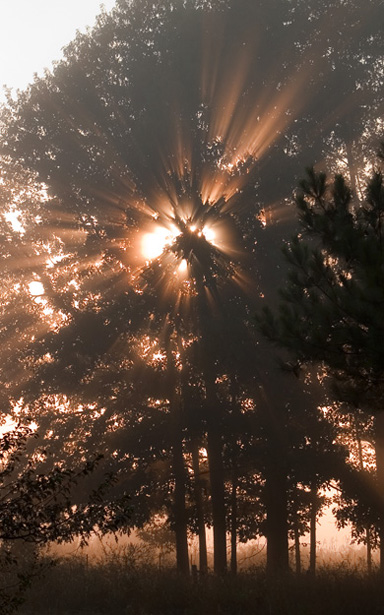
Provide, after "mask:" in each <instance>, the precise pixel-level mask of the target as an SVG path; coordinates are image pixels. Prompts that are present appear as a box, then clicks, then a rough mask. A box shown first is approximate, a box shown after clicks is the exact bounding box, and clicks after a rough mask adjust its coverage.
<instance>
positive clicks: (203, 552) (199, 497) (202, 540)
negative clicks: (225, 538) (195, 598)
mask: <svg viewBox="0 0 384 615" xmlns="http://www.w3.org/2000/svg"><path fill="white" fill-rule="evenodd" d="M191 452H192V466H193V474H194V476H195V504H196V515H197V525H198V535H199V569H200V574H201V575H205V574H207V571H208V556H207V538H206V533H205V518H204V502H203V492H202V482H201V476H200V456H199V443H198V440H197V439H196V438H192V440H191Z"/></svg>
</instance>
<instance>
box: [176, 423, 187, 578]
mask: <svg viewBox="0 0 384 615" xmlns="http://www.w3.org/2000/svg"><path fill="white" fill-rule="evenodd" d="M178 427H179V429H177V430H176V433H175V434H174V444H173V450H172V460H173V474H174V478H175V498H174V517H175V534H176V562H177V570H178V571H179V572H180V573H182V574H184V575H189V555H188V536H187V514H186V509H185V467H184V455H183V441H182V432H181V429H180V425H179V426H178Z"/></svg>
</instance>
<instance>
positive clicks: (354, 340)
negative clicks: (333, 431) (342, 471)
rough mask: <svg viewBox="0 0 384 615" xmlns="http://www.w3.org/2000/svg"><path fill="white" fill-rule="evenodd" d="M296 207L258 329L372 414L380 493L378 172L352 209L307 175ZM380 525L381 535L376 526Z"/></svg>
mask: <svg viewBox="0 0 384 615" xmlns="http://www.w3.org/2000/svg"><path fill="white" fill-rule="evenodd" d="M296 205H297V208H298V211H299V218H300V223H301V228H302V233H301V234H300V235H298V236H296V237H295V238H294V239H293V240H292V242H291V243H290V244H289V245H287V246H286V247H285V248H284V253H285V256H286V258H287V260H288V262H289V264H290V273H289V277H288V282H287V285H286V287H285V288H284V289H283V290H282V291H281V296H282V303H281V306H280V309H279V313H278V315H275V314H274V313H273V312H272V311H271V310H270V309H269V308H265V309H264V311H263V315H262V317H260V318H259V326H260V328H261V330H262V331H263V332H264V333H265V334H266V335H267V336H268V337H269V338H270V339H272V340H273V341H275V342H276V343H277V344H278V345H280V346H283V347H285V348H287V349H288V351H289V352H290V353H291V354H292V355H293V357H294V361H293V364H292V365H293V369H295V370H298V369H300V366H301V365H305V364H306V363H314V364H315V365H318V366H320V367H321V366H323V368H324V369H325V370H326V371H327V372H328V373H329V374H330V375H331V377H332V379H333V383H334V394H335V395H337V396H338V397H339V398H342V399H344V400H347V401H349V402H350V403H351V402H352V403H354V404H355V406H356V407H363V408H365V409H366V410H368V411H369V412H370V413H372V414H373V415H374V419H375V447H376V464H377V480H378V486H379V489H380V492H381V493H382V489H383V487H382V486H383V484H384V481H383V476H382V474H383V416H384V415H383V413H382V398H383V350H382V346H381V345H380V344H378V343H377V340H378V339H381V337H382V334H383V321H382V312H381V304H382V302H383V288H384V286H383V262H384V261H383V259H384V252H383V237H382V233H383V230H382V215H383V213H382V212H383V208H384V189H383V176H382V172H381V171H380V169H379V168H377V169H376V170H375V171H374V172H373V174H372V177H371V179H370V181H369V182H368V185H367V189H366V199H365V202H364V203H363V204H362V205H361V206H359V207H357V208H353V207H352V194H351V191H350V189H349V188H348V187H347V185H346V183H345V180H344V178H343V177H342V176H340V175H339V176H336V178H335V180H334V182H333V183H332V184H331V185H329V184H328V183H327V181H326V175H325V174H324V173H316V172H315V171H314V170H313V169H309V170H308V177H307V179H306V180H303V181H302V182H301V185H300V191H299V193H298V195H297V197H296ZM381 510H382V506H381ZM380 518H382V512H380ZM379 525H380V528H381V529H380V532H381V535H382V532H383V530H382V526H383V523H382V521H381V520H380V522H379ZM382 537H383V540H382V541H381V544H382V545H384V536H383V535H382ZM383 560H384V558H383V557H382V560H381V561H382V565H383Z"/></svg>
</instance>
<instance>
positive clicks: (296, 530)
mask: <svg viewBox="0 0 384 615" xmlns="http://www.w3.org/2000/svg"><path fill="white" fill-rule="evenodd" d="M293 531H294V535H295V570H296V575H297V576H298V577H299V576H300V575H301V554H300V534H299V528H298V526H297V522H296V521H295V527H294V530H293Z"/></svg>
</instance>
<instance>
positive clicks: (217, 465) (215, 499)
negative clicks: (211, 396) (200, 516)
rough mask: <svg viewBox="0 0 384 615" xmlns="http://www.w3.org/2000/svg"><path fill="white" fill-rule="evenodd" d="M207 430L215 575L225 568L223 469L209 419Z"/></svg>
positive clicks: (217, 438) (219, 444)
mask: <svg viewBox="0 0 384 615" xmlns="http://www.w3.org/2000/svg"><path fill="white" fill-rule="evenodd" d="M209 423H211V425H208V431H207V444H208V461H209V475H210V482H211V500H212V520H213V549H214V552H213V564H214V565H213V567H214V571H215V573H216V574H217V575H220V576H222V575H224V574H225V573H226V570H227V532H226V522H225V498H224V471H223V458H222V442H221V437H220V434H219V432H218V427H217V426H216V427H215V426H214V425H212V421H211V420H210V421H209Z"/></svg>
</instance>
